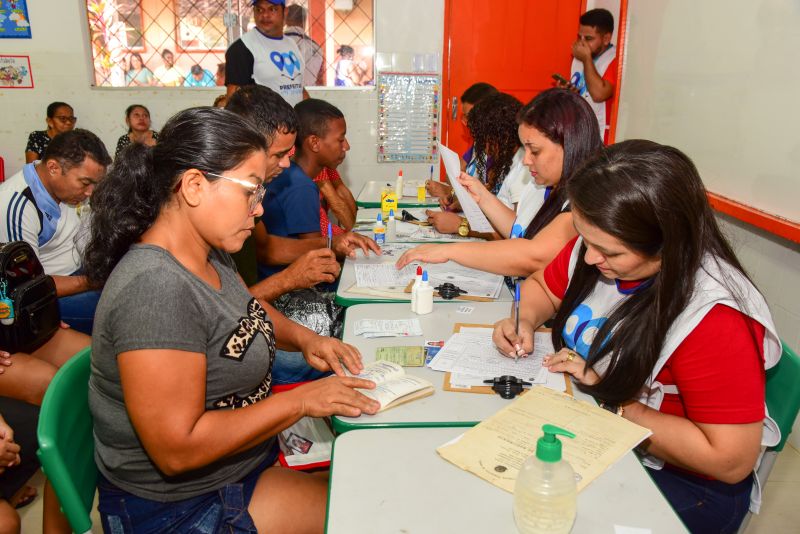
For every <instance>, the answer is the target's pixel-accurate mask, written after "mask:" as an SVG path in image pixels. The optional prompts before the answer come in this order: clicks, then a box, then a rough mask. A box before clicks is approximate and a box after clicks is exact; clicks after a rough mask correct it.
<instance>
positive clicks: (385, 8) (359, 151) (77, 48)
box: [0, 0, 444, 193]
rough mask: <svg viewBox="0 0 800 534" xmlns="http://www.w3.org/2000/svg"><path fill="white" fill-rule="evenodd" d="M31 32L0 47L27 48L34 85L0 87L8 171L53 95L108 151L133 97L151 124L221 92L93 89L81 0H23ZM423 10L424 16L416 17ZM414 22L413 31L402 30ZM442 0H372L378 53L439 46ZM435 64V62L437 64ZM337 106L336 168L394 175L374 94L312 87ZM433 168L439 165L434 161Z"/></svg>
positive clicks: (1, 140) (412, 172)
mask: <svg viewBox="0 0 800 534" xmlns="http://www.w3.org/2000/svg"><path fill="white" fill-rule="evenodd" d="M28 9H29V14H30V19H31V26H32V34H33V38H32V39H3V41H2V43H3V46H2V53H3V54H12V55H29V56H30V57H31V70H32V72H33V79H34V83H35V88H34V89H13V90H3V91H0V109H2V110H4V120H2V121H0V156H2V157H3V159H4V160H5V166H6V176H8V175H10V174H12V173H14V172H17V171H18V170H19V169H20V168H21V167H22V165H23V164H24V163H25V159H24V151H25V142H26V140H27V137H28V133H29V132H31V131H32V130H42V129H45V128H46V127H47V126H46V124H45V121H44V119H45V108H46V107H47V104H49V103H50V102H52V101H54V100H62V101H65V102H67V103H69V104H71V105H72V106H73V107H74V109H75V115H76V116H77V117H78V126H79V127H81V128H86V129H89V130H92V131H93V132H95V133H96V134H97V135H98V136H100V138H101V139H102V140H103V141H104V142H105V144H106V147H107V148H108V149H109V151H113V150H114V148H115V147H116V142H117V138H118V137H119V136H120V135H122V134H123V133H125V131H126V128H125V121H124V112H125V108H126V107H127V106H128V105H130V104H133V103H141V104H144V105H146V106H147V107H148V108H149V109H150V112H151V115H152V117H153V127H154V128H155V129H158V128H160V127H161V126H163V124H164V122H165V121H166V120H167V119H168V118H169V117H170V116H171V115H172V114H174V113H175V112H177V111H180V110H181V109H185V108H187V107H191V106H200V105H211V103H212V102H213V101H214V98H215V97H216V96H217V95H218V94H220V93H222V92H223V91H222V89H221V88H209V89H191V90H189V89H167V88H151V89H124V88H119V89H114V88H94V87H91V85H90V83H91V80H92V75H91V64H90V60H89V43H88V37H87V29H86V28H87V22H86V14H85V0H59V1H58V2H28ZM423 14H424V16H422V15H423ZM409 28H413V29H414V31H408V29H409ZM443 28H444V0H403V1H402V2H400V1H396V0H376V9H375V34H376V40H377V42H376V49H377V52H378V53H398V57H399V58H400V60H401V64H402V66H403V67H404V68H410V66H411V65H410V57H411V56H412V55H413V54H414V53H439V54H441V51H442V29H443ZM440 70H441V67H440ZM309 92H310V93H311V95H312V96H314V97H316V98H323V99H325V100H328V101H330V102H331V103H333V104H335V105H336V106H338V107H340V108H341V110H342V112H343V113H344V114H345V117H346V118H347V122H348V139H349V141H350V144H351V147H352V148H351V151H350V153H349V155H348V158H347V160H345V163H344V165H343V166H342V168H341V170H342V174H343V176H344V177H345V179H346V180H347V181H348V183H349V185H350V187H351V188H352V189H353V190H354V192H356V193H357V192H358V190H359V189H360V187H361V184H362V183H363V182H366V181H368V180H385V179H393V177H394V176H395V175H396V174H397V169H398V168H399V165H394V164H378V163H377V155H376V142H377V108H378V100H377V96H376V93H375V90H374V89H373V88H365V89H352V90H348V89H327V88H326V89H312V90H311V91H309ZM403 167H404V174H405V176H406V177H411V178H414V177H417V176H419V177H422V176H427V173H428V171H429V168H430V165H425V164H415V165H404V166H403ZM437 169H438V166H437Z"/></svg>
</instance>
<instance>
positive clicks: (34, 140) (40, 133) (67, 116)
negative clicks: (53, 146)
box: [25, 102, 78, 163]
mask: <svg viewBox="0 0 800 534" xmlns="http://www.w3.org/2000/svg"><path fill="white" fill-rule="evenodd" d="M45 121H46V122H47V130H36V131H34V132H31V133H30V135H28V144H27V145H25V163H30V162H32V161H36V160H38V159H42V154H44V151H45V149H46V148H47V145H49V144H50V140H51V139H52V138H54V137H55V136H57V135H58V134H60V133H64V132H68V131H70V130H72V129H73V128H75V123H76V122H77V121H78V118H77V117H76V116H75V112H74V111H73V110H72V106H70V105H69V104H67V103H65V102H53V103H51V104H50V105H49V106H47V119H45Z"/></svg>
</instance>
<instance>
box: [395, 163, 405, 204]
mask: <svg viewBox="0 0 800 534" xmlns="http://www.w3.org/2000/svg"><path fill="white" fill-rule="evenodd" d="M394 192H395V193H396V194H397V200H398V202H399V201H400V199H401V198H403V169H400V170H399V171H397V182H395V186H394Z"/></svg>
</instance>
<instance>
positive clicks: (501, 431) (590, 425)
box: [436, 386, 651, 492]
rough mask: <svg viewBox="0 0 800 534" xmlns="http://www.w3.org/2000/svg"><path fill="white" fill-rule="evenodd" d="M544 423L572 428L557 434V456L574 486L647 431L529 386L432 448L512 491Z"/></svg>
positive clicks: (583, 483) (580, 485)
mask: <svg viewBox="0 0 800 534" xmlns="http://www.w3.org/2000/svg"><path fill="white" fill-rule="evenodd" d="M546 423H550V424H552V425H556V426H559V427H561V428H563V429H565V430H569V431H570V432H573V433H575V436H576V437H575V439H570V438H566V437H559V439H560V440H561V443H562V444H563V449H562V451H563V459H565V460H567V461H568V462H569V463H570V465H572V468H573V469H574V470H575V474H576V478H577V479H578V480H577V482H578V491H581V490H582V489H583V488H585V487H586V486H587V485H588V484H589V483H590V482H591V481H592V480H594V479H595V478H597V477H598V476H600V474H602V473H603V472H604V471H605V470H606V469H608V468H609V467H610V466H611V465H613V464H614V462H616V461H617V460H619V459H620V458H621V457H622V456H623V455H625V454H626V453H628V452H629V451H630V450H631V449H633V448H634V447H636V446H637V445H638V444H639V443H641V442H642V441H643V440H645V439H646V438H647V437H648V436H649V435H650V434H651V432H650V431H649V430H648V429H646V428H644V427H641V426H639V425H637V424H634V423H631V422H630V421H628V420H627V419H623V418H622V417H619V416H618V415H616V414H613V413H611V412H609V411H607V410H603V409H602V408H600V407H598V406H596V405H594V404H590V403H588V402H586V401H582V400H577V399H574V398H572V397H570V396H568V395H565V394H563V393H560V392H557V391H553V390H551V389H548V388H545V387H540V386H534V387H533V388H531V390H530V391H529V392H528V394H527V395H523V396H521V397H519V398H517V400H515V401H514V402H512V403H511V404H509V405H508V406H506V407H505V408H503V409H502V410H500V411H499V412H497V413H496V414H495V415H493V416H492V417H490V418H489V419H487V420H485V421H483V422H482V423H480V424H479V425H477V426H475V427H472V428H471V429H469V430H468V431H467V432H465V433H464V434H463V435H462V436H461V437H460V438H459V439H457V440H454V441H452V442H450V443H446V444H445V445H442V446H441V447H439V448H438V449H436V451H437V452H438V453H439V454H440V455H441V456H442V457H443V458H444V459H445V460H447V461H449V462H451V463H453V464H455V465H457V466H458V467H460V468H461V469H464V470H465V471H469V472H470V473H473V474H475V475H478V476H479V477H481V478H482V479H484V480H487V481H488V482H491V483H492V484H494V485H495V486H497V487H499V488H502V489H504V490H506V491H508V492H512V491H513V490H514V482H515V481H516V479H517V473H518V472H519V470H520V468H521V467H522V463H523V462H524V461H525V459H526V458H528V457H529V456H531V455H533V454H535V452H536V441H537V440H538V439H539V438H540V437H541V436H542V425H544V424H546Z"/></svg>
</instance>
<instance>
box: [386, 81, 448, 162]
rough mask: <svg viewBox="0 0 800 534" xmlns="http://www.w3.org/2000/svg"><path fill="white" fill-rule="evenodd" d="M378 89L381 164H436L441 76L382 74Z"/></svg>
mask: <svg viewBox="0 0 800 534" xmlns="http://www.w3.org/2000/svg"><path fill="white" fill-rule="evenodd" d="M377 87H378V162H379V163H385V162H400V163H433V162H434V161H436V157H437V155H438V132H439V87H440V80H439V75H438V74H435V73H398V72H382V73H380V74H378V83H377Z"/></svg>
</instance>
